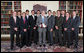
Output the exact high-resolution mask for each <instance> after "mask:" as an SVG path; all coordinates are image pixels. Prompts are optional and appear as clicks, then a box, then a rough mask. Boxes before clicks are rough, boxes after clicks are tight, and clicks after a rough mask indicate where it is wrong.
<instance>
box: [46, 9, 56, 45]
mask: <svg viewBox="0 0 84 53" xmlns="http://www.w3.org/2000/svg"><path fill="white" fill-rule="evenodd" d="M47 18H48V42H49V43H50V44H49V45H50V46H52V45H53V28H54V24H55V19H54V16H53V15H51V10H48V16H47Z"/></svg>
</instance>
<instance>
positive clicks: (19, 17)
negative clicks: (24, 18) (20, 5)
mask: <svg viewBox="0 0 84 53" xmlns="http://www.w3.org/2000/svg"><path fill="white" fill-rule="evenodd" d="M17 18H18V19H19V21H18V22H19V24H20V21H21V11H20V10H19V11H18V12H17ZM18 31H19V34H18V35H19V36H18V39H19V46H20V43H21V42H20V35H21V34H20V33H21V28H20V25H19V28H18Z"/></svg>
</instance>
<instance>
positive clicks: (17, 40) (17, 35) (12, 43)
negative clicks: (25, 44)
mask: <svg viewBox="0 0 84 53" xmlns="http://www.w3.org/2000/svg"><path fill="white" fill-rule="evenodd" d="M15 34H16V45H18V44H19V42H20V39H19V32H18V31H14V30H13V31H11V32H10V39H11V49H13V47H14V35H15Z"/></svg>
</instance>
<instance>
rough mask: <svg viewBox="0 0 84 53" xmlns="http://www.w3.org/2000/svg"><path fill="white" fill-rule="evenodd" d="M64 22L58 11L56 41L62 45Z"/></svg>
mask: <svg viewBox="0 0 84 53" xmlns="http://www.w3.org/2000/svg"><path fill="white" fill-rule="evenodd" d="M62 23H63V19H62V17H61V15H60V11H59V10H58V11H57V16H56V18H55V43H56V44H59V45H61V46H62Z"/></svg>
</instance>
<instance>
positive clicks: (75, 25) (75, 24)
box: [71, 16, 80, 31]
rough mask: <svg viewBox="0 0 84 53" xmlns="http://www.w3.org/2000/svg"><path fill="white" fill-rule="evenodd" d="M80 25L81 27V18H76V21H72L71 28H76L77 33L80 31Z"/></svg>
mask: <svg viewBox="0 0 84 53" xmlns="http://www.w3.org/2000/svg"><path fill="white" fill-rule="evenodd" d="M79 25H80V17H79V16H76V17H75V19H73V18H72V19H71V27H72V28H75V30H76V31H78V30H79Z"/></svg>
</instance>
